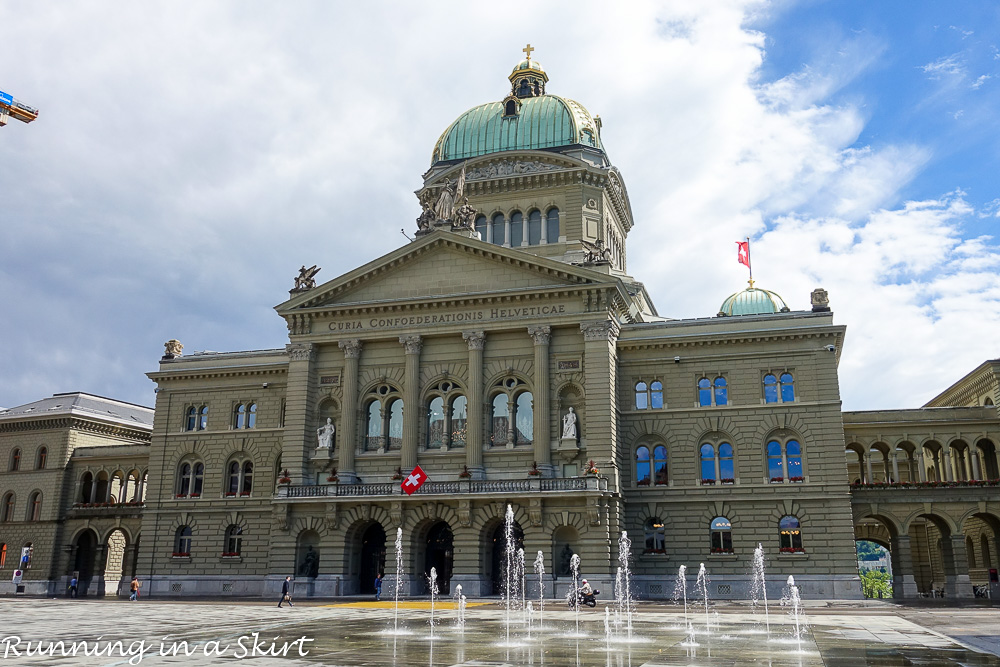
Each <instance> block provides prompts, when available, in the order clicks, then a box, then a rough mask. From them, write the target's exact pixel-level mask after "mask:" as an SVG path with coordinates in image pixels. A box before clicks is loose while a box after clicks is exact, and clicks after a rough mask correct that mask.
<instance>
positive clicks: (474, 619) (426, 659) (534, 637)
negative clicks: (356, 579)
mask: <svg viewBox="0 0 1000 667" xmlns="http://www.w3.org/2000/svg"><path fill="white" fill-rule="evenodd" d="M536 606H537V603H536ZM434 613H435V621H436V624H435V626H434V627H433V628H432V626H431V625H430V615H431V610H430V605H429V604H428V603H427V602H426V601H414V602H411V603H408V604H406V605H405V608H401V609H400V610H399V612H398V616H397V614H396V611H395V609H394V607H393V605H392V603H391V602H388V603H387V602H382V603H373V602H367V601H359V600H355V601H350V602H344V603H330V604H323V603H306V604H297V605H296V606H295V607H294V608H291V609H289V608H287V607H285V608H282V609H278V608H277V607H276V606H275V604H274V603H265V602H249V601H234V602H218V601H178V600H170V601H167V600H149V599H147V600H142V601H140V602H137V603H129V602H121V601H98V600H38V599H22V600H11V599H6V600H2V601H0V667H3V666H4V665H7V664H10V665H127V664H133V665H134V664H143V665H165V664H173V665H176V664H190V665H215V664H234V663H240V664H247V665H258V664H261V665H262V664H268V665H274V664H278V661H279V660H280V661H281V663H280V664H282V665H317V664H323V665H359V666H360V665H427V666H428V667H434V666H438V667H451V666H455V665H469V666H470V667H471V666H474V665H478V666H485V665H490V666H499V665H580V666H583V665H587V666H604V667H608V666H612V665H613V666H615V667H633V666H634V667H639V666H640V665H648V666H650V667H654V666H657V665H769V666H773V667H784V666H796V667H811V666H820V665H827V666H831V667H832V666H841V665H843V666H847V665H850V666H852V667H853V666H858V665H976V666H979V665H983V666H986V665H989V666H991V667H993V666H996V667H1000V658H998V657H997V656H996V655H993V654H991V653H988V652H977V650H974V649H979V650H980V651H990V650H993V651H997V650H1000V645H997V643H996V637H997V633H998V632H1000V609H996V608H988V607H987V608H976V607H972V608H965V607H959V608H945V607H935V608H922V607H901V606H895V605H890V604H875V605H869V606H865V605H862V604H860V603H849V604H843V605H825V604H824V605H823V606H818V605H811V606H807V608H806V612H805V621H806V623H807V625H808V627H807V628H806V630H805V631H804V632H803V633H802V634H801V642H797V641H795V639H794V625H793V623H792V619H791V617H790V616H788V615H787V614H786V613H784V610H782V609H780V608H776V609H772V610H771V613H770V615H769V621H770V640H769V639H768V635H767V629H766V623H765V621H764V618H763V615H762V614H753V613H751V611H750V609H749V608H748V607H746V606H739V605H733V606H714V607H713V608H712V609H711V610H710V613H709V615H708V617H707V619H706V616H705V614H704V611H703V610H702V611H701V612H694V611H692V613H691V614H690V616H689V620H690V622H691V624H692V626H693V627H694V629H695V633H696V634H695V642H694V643H695V644H696V645H689V644H690V643H691V642H690V641H688V632H687V626H686V625H685V622H684V615H683V612H682V610H681V609H680V608H679V607H677V606H674V605H670V604H654V603H641V604H639V605H638V607H637V610H636V612H635V614H634V615H633V620H632V640H631V641H629V640H628V630H627V622H626V619H620V621H621V623H620V624H619V625H618V626H617V627H616V625H615V623H614V616H613V615H612V614H608V615H607V618H608V620H609V621H610V627H611V633H610V635H609V634H608V633H606V632H605V619H606V613H605V611H604V609H603V606H598V608H597V609H586V610H584V611H582V612H581V613H580V615H579V619H578V618H577V616H576V615H575V614H574V613H573V612H571V611H569V610H567V609H566V607H565V605H564V604H563V605H560V604H558V603H556V602H555V601H553V602H551V603H547V604H546V608H545V610H544V613H543V615H542V617H541V619H539V616H538V614H537V613H536V614H535V615H534V618H533V622H532V623H531V624H530V628H529V624H528V623H526V622H524V618H523V616H522V614H521V613H520V612H515V613H512V614H511V617H510V620H511V622H510V625H509V634H508V629H507V628H508V626H507V625H506V623H505V621H506V618H507V615H506V613H505V612H504V611H503V610H502V609H501V608H500V607H499V606H498V605H497V604H496V603H495V601H476V602H470V604H469V607H468V609H467V610H466V624H465V627H464V629H463V628H460V627H458V625H457V616H458V610H457V609H455V607H454V605H450V604H447V605H444V608H442V606H441V605H437V606H436V608H435V612H434ZM578 620H579V626H578V625H577V621H578ZM706 621H707V624H708V627H709V631H708V632H707V633H706V632H705V628H706ZM393 628H398V630H397V631H395V632H394V630H393ZM578 628H579V629H578ZM254 633H256V634H254ZM14 638H17V639H19V640H20V642H21V643H20V644H17V643H16V642H17V639H14ZM60 640H61V641H63V642H64V644H63V645H61V646H60V645H58V644H56V645H54V646H53V645H52V644H51V642H57V641H60ZM28 641H30V642H31V645H30V649H31V650H32V652H33V653H34V652H35V651H36V650H37V648H38V644H37V642H38V641H41V642H42V644H41V646H42V648H43V649H46V650H45V652H44V653H43V654H42V655H38V654H37V653H36V654H34V655H31V656H29V655H27V654H26V652H27V649H28V648H29V647H28V645H27V642H28ZM73 642H85V645H83V644H78V645H77V646H76V648H77V649H78V653H77V655H75V656H73V655H69V656H65V657H62V656H60V652H61V649H62V648H66V649H72V648H73ZM114 642H122V643H121V644H115V643H114ZM140 642H142V643H140ZM53 648H54V650H52V649H53ZM83 648H86V649H88V650H90V651H91V652H93V651H95V650H96V651H98V652H99V654H98V655H90V656H85V655H83V652H82V651H83ZM18 651H19V652H20V653H21V655H20V656H18V655H15V653H16V652H18ZM139 651H143V653H142V655H141V656H140V655H139ZM185 651H187V653H188V655H185ZM52 653H54V654H55V655H52ZM174 653H176V655H174ZM275 653H277V654H279V655H284V656H286V657H271V656H272V655H273V654H275ZM123 654H124V655H123ZM206 654H207V655H206ZM262 654H264V655H262ZM130 660H131V663H130Z"/></svg>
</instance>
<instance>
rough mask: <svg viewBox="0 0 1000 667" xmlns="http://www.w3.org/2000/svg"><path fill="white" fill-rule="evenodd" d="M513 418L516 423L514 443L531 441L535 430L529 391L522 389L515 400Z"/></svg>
mask: <svg viewBox="0 0 1000 667" xmlns="http://www.w3.org/2000/svg"><path fill="white" fill-rule="evenodd" d="M515 410H516V412H515V413H514V420H515V422H516V423H517V441H516V443H515V444H519V445H520V444H528V443H530V442H532V440H533V438H534V431H535V416H534V409H533V407H532V396H531V392H530V391H522V392H521V393H520V394H518V395H517V399H516V401H515Z"/></svg>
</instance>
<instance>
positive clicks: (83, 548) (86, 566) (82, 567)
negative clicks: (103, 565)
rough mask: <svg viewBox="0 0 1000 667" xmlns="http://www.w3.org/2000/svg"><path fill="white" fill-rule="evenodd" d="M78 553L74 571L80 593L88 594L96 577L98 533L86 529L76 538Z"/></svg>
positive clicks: (74, 561) (74, 562) (75, 558)
mask: <svg viewBox="0 0 1000 667" xmlns="http://www.w3.org/2000/svg"><path fill="white" fill-rule="evenodd" d="M75 547H76V555H75V557H74V560H73V572H74V573H76V578H77V590H78V591H79V594H80V595H86V594H87V589H88V588H90V584H91V581H92V580H93V578H94V574H95V573H94V566H95V565H96V562H95V561H96V560H97V534H96V533H95V532H94V531H92V530H85V531H83V532H82V533H80V534H79V535H78V536H77V538H76V545H75Z"/></svg>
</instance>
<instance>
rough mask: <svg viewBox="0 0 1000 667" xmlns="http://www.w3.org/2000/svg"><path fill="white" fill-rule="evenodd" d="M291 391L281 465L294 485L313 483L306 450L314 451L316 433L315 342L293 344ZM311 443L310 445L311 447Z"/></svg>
mask: <svg viewBox="0 0 1000 667" xmlns="http://www.w3.org/2000/svg"><path fill="white" fill-rule="evenodd" d="M285 351H286V352H287V353H288V376H287V377H288V388H287V390H286V394H285V434H284V440H283V441H282V444H281V466H282V468H284V469H286V470H288V474H289V475H290V476H291V478H292V482H293V483H294V484H311V483H313V482H314V481H315V480H313V479H312V476H311V475H310V474H309V468H308V465H309V462H308V458H307V455H306V448H307V446H308V447H309V448H312V443H313V441H315V439H316V432H315V431H313V430H312V424H311V423H310V419H309V413H310V409H311V407H312V406H313V405H314V404H315V392H316V382H315V369H314V368H313V366H314V364H313V359H315V357H316V347H315V346H314V345H313V344H312V343H289V344H288V345H286V346H285ZM307 443H308V445H307Z"/></svg>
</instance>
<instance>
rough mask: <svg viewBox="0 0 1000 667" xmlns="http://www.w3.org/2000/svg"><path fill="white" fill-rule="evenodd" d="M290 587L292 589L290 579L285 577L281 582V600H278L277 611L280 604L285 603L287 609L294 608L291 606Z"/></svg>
mask: <svg viewBox="0 0 1000 667" xmlns="http://www.w3.org/2000/svg"><path fill="white" fill-rule="evenodd" d="M291 587H292V578H291V577H285V580H284V581H283V582H281V599H280V600H278V608H279V609H280V608H281V603H282V602H287V603H288V606H289V607H294V606H295V605H293V604H292V593H291Z"/></svg>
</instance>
